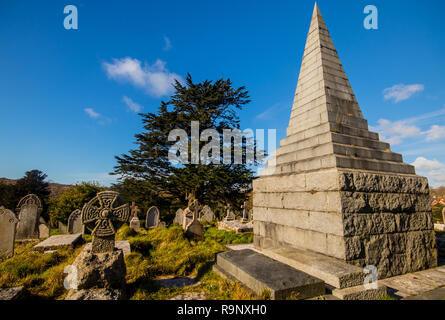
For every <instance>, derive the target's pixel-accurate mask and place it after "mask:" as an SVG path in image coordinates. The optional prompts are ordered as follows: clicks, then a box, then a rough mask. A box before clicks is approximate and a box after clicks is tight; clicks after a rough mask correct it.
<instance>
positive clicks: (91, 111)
mask: <svg viewBox="0 0 445 320" xmlns="http://www.w3.org/2000/svg"><path fill="white" fill-rule="evenodd" d="M83 111H85V113H86V114H87V115H89V116H90V117H91V118H93V119H98V118H99V117H100V113H97V112H96V111H94V109H92V108H85V109H83Z"/></svg>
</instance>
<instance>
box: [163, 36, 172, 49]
mask: <svg viewBox="0 0 445 320" xmlns="http://www.w3.org/2000/svg"><path fill="white" fill-rule="evenodd" d="M171 48H173V46H172V43H171V41H170V38H168V37H164V51H168V50H170V49H171Z"/></svg>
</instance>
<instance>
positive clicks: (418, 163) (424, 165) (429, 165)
mask: <svg viewBox="0 0 445 320" xmlns="http://www.w3.org/2000/svg"><path fill="white" fill-rule="evenodd" d="M412 165H413V166H415V167H416V169H417V170H420V171H426V170H438V169H441V168H443V164H442V163H440V162H439V161H437V160H436V159H434V160H428V159H427V158H424V157H418V158H417V159H416V160H415V161H414V162H413V163H412Z"/></svg>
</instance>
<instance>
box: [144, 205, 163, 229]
mask: <svg viewBox="0 0 445 320" xmlns="http://www.w3.org/2000/svg"><path fill="white" fill-rule="evenodd" d="M159 222H160V212H159V209H158V208H157V207H151V208H150V209H148V211H147V218H146V220H145V228H146V229H150V228H154V227H157V226H158V225H159Z"/></svg>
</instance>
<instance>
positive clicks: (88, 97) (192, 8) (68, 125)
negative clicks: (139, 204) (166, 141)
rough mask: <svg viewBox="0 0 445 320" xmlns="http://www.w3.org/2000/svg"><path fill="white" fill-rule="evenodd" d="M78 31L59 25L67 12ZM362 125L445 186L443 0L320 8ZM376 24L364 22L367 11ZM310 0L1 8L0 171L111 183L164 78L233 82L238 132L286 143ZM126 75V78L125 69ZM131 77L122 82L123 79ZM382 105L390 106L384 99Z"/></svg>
mask: <svg viewBox="0 0 445 320" xmlns="http://www.w3.org/2000/svg"><path fill="white" fill-rule="evenodd" d="M69 4H72V5H75V6H76V7H77V9H78V17H79V21H78V30H66V29H65V28H64V27H63V20H64V18H65V16H66V15H65V14H64V13H63V9H64V7H65V6H66V5H69ZM318 4H319V7H320V10H321V12H322V14H323V17H324V19H325V21H326V24H327V27H328V29H329V31H330V33H331V35H332V38H333V41H334V45H335V46H336V48H337V50H338V52H339V56H340V59H341V61H342V63H343V65H344V68H345V71H346V73H347V75H348V77H349V80H350V82H351V85H352V88H353V90H354V92H355V94H356V96H357V99H358V102H359V104H360V107H361V109H362V112H363V114H364V116H365V118H366V119H367V120H368V122H369V125H370V127H371V129H373V130H376V131H378V132H379V133H380V134H381V136H383V137H384V140H387V141H389V142H391V143H392V144H391V147H392V150H393V151H395V152H399V153H402V155H403V157H404V161H405V162H407V163H415V164H416V168H417V173H419V174H422V175H426V176H428V177H429V179H430V184H431V185H433V186H437V185H441V184H443V185H445V148H444V146H445V143H444V142H445V90H444V89H445V77H444V76H443V75H444V71H445V61H444V59H443V52H445V42H444V39H445V25H444V24H445V22H443V19H442V16H443V12H444V10H445V2H444V1H442V0H436V1H433V0H429V1H414V0H412V1H409V0H408V1H406V0H404V1H388V0H385V1H383V0H378V1H377V0H372V1H360V0H343V1H332V0H320V1H318ZM368 4H372V5H375V6H376V7H377V9H378V14H379V16H378V17H379V20H378V23H379V25H378V30H366V29H365V28H364V27H363V20H364V18H365V16H366V15H365V14H364V13H363V9H364V7H365V6H366V5H368ZM313 6H314V1H312V0H308V1H306V0H304V1H295V0H294V1H280V0H275V1H259V0H255V1H250V0H249V1H247V0H238V1H227V0H225V1H208V0H207V1H136V0H133V1H71V0H70V1H67V2H64V1H46V0H42V1H12V0H2V1H1V2H0V41H1V44H0V48H1V50H0V119H1V126H0V137H1V138H0V147H1V150H2V153H1V157H0V177H7V178H19V177H21V176H23V174H24V172H25V171H26V170H31V169H35V168H37V169H40V170H42V171H44V172H46V173H47V174H48V178H49V180H51V181H54V182H60V183H75V182H79V181H91V180H96V181H99V182H100V183H102V184H106V185H108V184H109V183H110V182H112V181H113V178H112V177H111V178H110V177H109V176H108V173H109V172H110V171H112V168H113V166H114V165H115V160H114V156H115V155H120V154H122V153H126V152H127V151H128V150H130V149H131V148H133V147H134V134H136V133H139V132H141V128H142V124H141V121H140V117H139V116H138V115H137V114H136V112H137V111H139V110H141V111H142V112H152V111H155V110H156V109H157V107H158V106H159V104H160V101H161V100H162V99H164V100H166V99H168V96H169V94H170V93H171V90H170V87H169V81H171V79H173V78H175V77H176V78H178V77H180V78H185V76H186V74H187V72H189V73H190V74H191V75H192V77H193V78H194V80H195V81H202V80H205V79H212V80H213V79H219V78H227V77H230V78H231V79H232V81H233V83H234V85H235V86H241V85H245V86H246V87H247V89H248V90H249V92H250V95H251V100H252V102H251V103H250V105H248V106H247V107H246V108H245V110H243V111H242V112H241V113H240V117H241V120H242V128H252V129H257V128H258V129H268V128H276V129H277V136H278V140H279V139H282V138H283V137H284V136H285V129H286V126H287V125H288V121H289V115H290V109H291V105H292V99H293V94H294V91H295V87H296V85H297V78H298V72H299V69H300V64H301V58H302V54H303V50H304V45H305V42H306V36H307V32H308V28H309V24H310V19H311V15H312V10H313ZM129 70H130V71H129ZM130 74H131V77H130V76H129V75H130ZM385 97H386V98H385Z"/></svg>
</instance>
